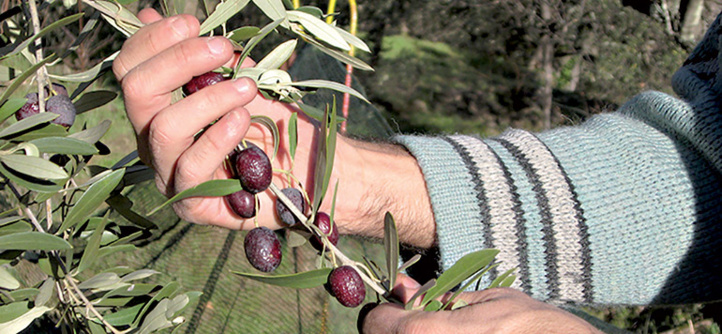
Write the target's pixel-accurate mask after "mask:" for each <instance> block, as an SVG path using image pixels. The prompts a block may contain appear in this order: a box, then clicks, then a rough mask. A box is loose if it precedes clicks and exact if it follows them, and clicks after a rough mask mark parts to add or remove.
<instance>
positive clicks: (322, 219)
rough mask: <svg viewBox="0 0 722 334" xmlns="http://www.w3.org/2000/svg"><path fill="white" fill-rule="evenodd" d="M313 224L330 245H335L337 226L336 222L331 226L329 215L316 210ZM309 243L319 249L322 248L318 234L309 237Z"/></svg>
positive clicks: (336, 241)
mask: <svg viewBox="0 0 722 334" xmlns="http://www.w3.org/2000/svg"><path fill="white" fill-rule="evenodd" d="M313 224H314V225H316V227H318V229H319V230H321V232H322V233H324V234H325V235H326V236H327V237H328V241H330V242H331V244H332V245H334V246H336V244H337V243H338V227H337V226H336V224H333V229H332V228H331V225H332V224H331V217H329V215H328V214H326V213H325V212H318V213H317V214H316V220H315V221H314V222H313ZM329 231H330V232H329ZM311 245H312V246H313V247H314V248H316V249H317V250H319V251H321V250H323V242H322V241H321V238H319V237H318V236H315V235H314V236H313V238H311Z"/></svg>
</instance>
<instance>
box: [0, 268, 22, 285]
mask: <svg viewBox="0 0 722 334" xmlns="http://www.w3.org/2000/svg"><path fill="white" fill-rule="evenodd" d="M19 287H20V282H19V281H18V280H17V278H15V276H13V275H12V274H10V272H9V271H8V270H7V269H5V267H3V266H0V288H3V289H8V290H15V289H17V288H19Z"/></svg>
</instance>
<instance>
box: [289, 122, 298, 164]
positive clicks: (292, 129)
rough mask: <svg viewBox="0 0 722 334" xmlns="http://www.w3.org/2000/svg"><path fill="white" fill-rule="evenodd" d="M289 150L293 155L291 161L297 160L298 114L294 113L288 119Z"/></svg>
mask: <svg viewBox="0 0 722 334" xmlns="http://www.w3.org/2000/svg"><path fill="white" fill-rule="evenodd" d="M288 146H289V147H288V150H289V152H290V153H291V161H293V160H294V159H295V158H296V146H298V113H295V112H294V113H292V114H291V117H290V118H289V119H288Z"/></svg>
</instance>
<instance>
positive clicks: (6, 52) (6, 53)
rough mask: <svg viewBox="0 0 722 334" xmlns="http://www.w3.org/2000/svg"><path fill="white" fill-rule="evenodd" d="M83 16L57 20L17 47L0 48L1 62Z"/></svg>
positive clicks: (79, 14)
mask: <svg viewBox="0 0 722 334" xmlns="http://www.w3.org/2000/svg"><path fill="white" fill-rule="evenodd" d="M83 15H85V13H78V14H74V15H70V16H66V17H64V18H62V19H60V20H57V21H55V22H53V23H51V24H48V25H47V26H46V27H45V28H43V29H42V30H40V32H38V33H37V34H35V35H33V36H31V37H30V38H28V39H26V40H24V41H23V42H22V43H20V44H18V45H12V44H11V45H8V46H6V47H3V48H0V55H2V56H0V60H3V59H5V58H7V57H10V56H12V55H15V54H17V53H19V52H20V51H22V50H23V49H25V48H27V47H28V46H30V45H31V44H32V43H33V42H35V41H36V40H37V39H38V38H41V37H43V36H45V35H46V34H48V33H49V32H51V31H53V30H55V29H58V28H60V27H63V26H66V25H68V24H71V23H73V22H75V21H77V20H80V18H81V17H83ZM0 101H2V99H0Z"/></svg>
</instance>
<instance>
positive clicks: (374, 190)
mask: <svg viewBox="0 0 722 334" xmlns="http://www.w3.org/2000/svg"><path fill="white" fill-rule="evenodd" d="M336 154H337V156H336V163H335V165H334V168H335V174H336V177H338V179H339V180H340V181H339V195H338V200H337V204H336V215H335V217H336V221H337V222H338V224H339V228H340V230H341V233H346V234H356V235H362V236H369V237H379V238H380V237H383V221H384V215H385V214H386V212H387V211H388V212H390V213H391V214H392V215H393V216H394V218H395V221H396V225H397V229H398V232H399V238H400V239H401V241H402V242H404V243H407V244H410V245H413V246H417V247H430V246H432V245H433V244H434V242H435V235H436V233H435V224H434V217H433V213H432V210H431V204H430V201H429V195H428V191H427V189H426V183H425V182H424V177H423V174H422V173H421V169H420V168H419V165H418V164H417V162H416V159H415V158H414V157H413V156H412V155H411V154H409V152H407V151H406V149H405V148H403V147H402V146H400V145H395V144H388V143H377V142H364V141H359V140H353V139H348V138H341V140H340V141H339V145H338V147H337V150H336Z"/></svg>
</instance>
